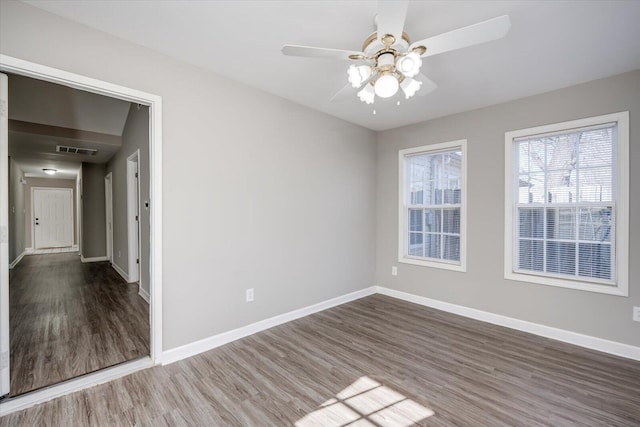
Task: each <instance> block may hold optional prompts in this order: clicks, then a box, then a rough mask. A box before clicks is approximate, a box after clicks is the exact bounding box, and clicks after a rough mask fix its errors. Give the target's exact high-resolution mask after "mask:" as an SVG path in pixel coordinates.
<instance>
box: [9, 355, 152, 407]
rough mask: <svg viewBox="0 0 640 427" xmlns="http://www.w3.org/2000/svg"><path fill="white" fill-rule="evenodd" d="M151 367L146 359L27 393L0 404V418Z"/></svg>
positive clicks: (149, 359)
mask: <svg viewBox="0 0 640 427" xmlns="http://www.w3.org/2000/svg"><path fill="white" fill-rule="evenodd" d="M151 366H153V362H152V361H151V358H149V357H145V358H144V359H138V360H132V361H131V362H125V363H122V364H120V365H117V366H113V367H111V368H105V369H101V370H99V371H96V372H93V373H90V374H87V375H82V376H80V377H78V378H74V379H71V380H68V381H65V382H62V383H60V384H56V385H53V386H51V387H46V388H44V389H42V390H38V391H34V392H31V393H27V394H25V395H23V396H19V397H16V398H13V399H11V400H9V401H8V402H3V403H0V417H3V416H5V415H8V414H10V413H12V412H16V411H21V410H23V409H27V408H30V407H31V406H34V405H37V404H40V403H44V402H47V401H49V400H52V399H55V398H56V397H60V396H63V395H65V394H70V393H73V392H76V391H80V390H84V389H85V388H89V387H93V386H96V385H99V384H103V383H106V382H109V381H112V380H115V379H116V378H120V377H124V376H125V375H129V374H131V373H133V372H136V371H139V370H141V369H146V368H150V367H151Z"/></svg>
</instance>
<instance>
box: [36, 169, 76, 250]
mask: <svg viewBox="0 0 640 427" xmlns="http://www.w3.org/2000/svg"><path fill="white" fill-rule="evenodd" d="M26 180H27V185H25V186H24V187H25V192H24V210H25V216H24V218H25V219H24V236H25V237H24V239H25V240H24V241H25V244H26V245H27V247H28V248H33V240H32V236H31V225H32V224H33V223H35V221H34V218H33V212H32V210H31V189H32V188H33V187H47V188H71V189H72V190H73V222H74V224H73V243H74V244H76V245H77V244H78V233H77V230H76V223H77V221H78V212H77V203H76V197H78V196H77V194H76V193H77V191H76V181H75V180H73V179H58V178H26Z"/></svg>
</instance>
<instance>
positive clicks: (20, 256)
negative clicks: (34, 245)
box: [9, 250, 26, 270]
mask: <svg viewBox="0 0 640 427" xmlns="http://www.w3.org/2000/svg"><path fill="white" fill-rule="evenodd" d="M25 255H26V250H25V251H22V253H21V254H20V255H18V256H17V257H16V259H14V260H13V262H12V263H11V264H9V270H11V269H12V268H13V267H15V266H16V265H18V263H19V262H20V261H22V258H24V256H25Z"/></svg>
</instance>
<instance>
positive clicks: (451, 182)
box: [443, 151, 462, 203]
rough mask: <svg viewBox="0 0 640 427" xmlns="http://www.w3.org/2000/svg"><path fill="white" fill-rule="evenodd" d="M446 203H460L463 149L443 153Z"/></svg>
mask: <svg viewBox="0 0 640 427" xmlns="http://www.w3.org/2000/svg"><path fill="white" fill-rule="evenodd" d="M443 169H444V182H443V193H444V194H443V197H444V203H460V195H461V188H462V151H453V152H450V153H444V154H443Z"/></svg>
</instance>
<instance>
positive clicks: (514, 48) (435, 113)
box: [27, 0, 640, 130]
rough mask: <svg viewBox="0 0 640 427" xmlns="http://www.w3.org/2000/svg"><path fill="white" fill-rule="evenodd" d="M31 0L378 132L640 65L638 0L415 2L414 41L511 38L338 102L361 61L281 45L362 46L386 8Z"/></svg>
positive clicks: (368, 4) (433, 62) (410, 29)
mask: <svg viewBox="0 0 640 427" xmlns="http://www.w3.org/2000/svg"><path fill="white" fill-rule="evenodd" d="M27 3H30V4H32V5H34V6H37V7H40V8H42V9H45V10H48V11H50V12H52V13H55V14H58V15H61V16H64V17H66V18H69V19H72V20H75V21H78V22H81V23H83V24H84V25H88V26H90V27H94V28H97V29H99V30H102V31H105V32H107V33H110V34H113V35H115V36H117V37H120V38H124V39H126V40H129V41H132V42H134V43H137V44H140V45H143V46H146V47H149V48H151V49H154V50H156V51H159V52H162V53H164V54H166V55H169V56H172V57H174V58H177V59H180V60H184V61H186V62H189V63H191V64H194V65H197V66H200V67H203V68H207V69H209V70H211V71H213V72H215V73H217V74H220V75H223V76H226V77H228V78H230V79H233V80H236V81H239V82H242V83H245V84H247V85H249V86H253V87H255V88H258V89H261V90H264V91H266V92H269V93H272V94H274V95H277V96H280V97H283V98H286V99H289V100H291V101H294V102H297V103H299V104H302V105H305V106H307V107H310V108H313V109H315V110H318V111H322V112H325V113H328V114H330V115H333V116H336V117H339V118H342V119H344V120H347V121H349V122H352V123H356V124H359V125H361V126H364V127H367V128H369V129H373V130H384V129H390V128H395V127H399V126H403V125H407V124H410V123H416V122H420V121H424V120H428V119H432V118H436V117H442V116H445V115H449V114H453V113H457V112H461V111H468V110H472V109H476V108H480V107H483V106H487V105H493V104H497V103H500V102H505V101H508V100H513V99H518V98H522V97H526V96H529V95H534V94H538V93H543V92H547V91H551V90H554V89H559V88H562V87H567V86H571V85H575V84H578V83H581V82H586V81H590V80H595V79H598V78H603V77H607V76H610V75H614V74H619V73H623V72H627V71H631V70H635V69H638V68H640V26H639V25H637V23H638V21H639V20H640V2H637V1H615V2H614V1H549V2H542V1H517V2H515V1H434V2H431V1H429V2H419V1H412V2H410V3H409V6H408V12H407V18H406V21H405V27H404V28H405V31H406V32H407V33H408V35H409V37H410V38H411V39H412V40H419V39H423V38H426V37H430V36H433V35H437V34H440V33H444V32H447V31H451V30H454V29H458V28H461V27H464V26H467V25H471V24H474V23H477V22H480V21H484V20H487V19H490V18H494V17H497V16H501V15H509V17H510V19H511V29H510V31H509V33H508V34H507V36H506V37H504V38H502V39H500V40H496V41H493V42H491V43H486V44H482V45H477V46H472V47H469V48H465V49H460V50H457V51H453V52H448V53H445V54H440V55H435V56H432V57H429V58H425V60H424V63H423V68H422V71H423V73H424V74H425V75H426V76H427V77H429V78H430V79H431V80H432V81H434V82H435V83H436V84H437V85H438V88H437V89H436V90H435V91H433V92H432V93H430V94H429V95H427V96H422V97H413V98H411V99H409V100H406V101H405V100H404V98H402V97H398V98H395V97H394V98H390V99H387V100H380V101H376V103H375V104H374V105H365V104H363V103H362V102H360V101H359V100H358V98H357V96H356V94H355V89H354V93H353V96H352V97H348V98H347V99H345V100H344V101H342V102H334V103H331V102H330V99H331V98H332V96H333V95H334V94H335V93H336V92H338V91H339V90H340V89H341V88H343V87H344V86H345V85H346V84H347V68H348V66H349V64H350V62H349V61H333V60H323V59H312V58H296V57H288V56H284V55H283V54H282V53H281V51H280V49H281V48H282V46H283V45H284V44H296V45H307V46H317V47H327V48H335V49H347V50H360V49H361V48H362V44H363V42H364V40H365V39H366V38H367V36H368V35H369V34H371V33H372V32H373V31H375V25H374V16H375V14H376V11H377V2H376V1H341V2H334V1H299V2H286V1H216V2H194V1H192V2H184V1H163V2H143V1H136V2H129V1H91V2H77V1H67V0H62V1H55V2H51V1H27ZM398 100H400V101H401V102H400V105H397V101H398ZM374 108H375V109H376V112H377V114H376V115H373V109H374Z"/></svg>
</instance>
